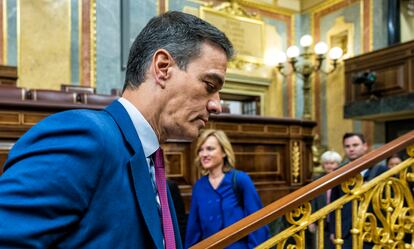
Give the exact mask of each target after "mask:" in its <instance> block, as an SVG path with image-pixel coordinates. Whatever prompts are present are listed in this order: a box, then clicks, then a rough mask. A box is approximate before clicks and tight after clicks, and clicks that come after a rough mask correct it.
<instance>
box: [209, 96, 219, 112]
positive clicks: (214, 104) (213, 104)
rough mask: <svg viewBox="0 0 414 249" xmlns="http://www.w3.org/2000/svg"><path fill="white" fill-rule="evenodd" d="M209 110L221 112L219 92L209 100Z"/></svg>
mask: <svg viewBox="0 0 414 249" xmlns="http://www.w3.org/2000/svg"><path fill="white" fill-rule="evenodd" d="M207 111H208V112H209V113H215V114H219V113H221V104H220V96H219V94H218V93H217V94H215V96H214V98H211V99H210V100H209V101H208V102H207Z"/></svg>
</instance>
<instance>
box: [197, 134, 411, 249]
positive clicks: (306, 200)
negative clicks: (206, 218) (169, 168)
mask: <svg viewBox="0 0 414 249" xmlns="http://www.w3.org/2000/svg"><path fill="white" fill-rule="evenodd" d="M413 145H414V131H411V132H410V133H408V134H406V135H404V136H402V137H400V138H398V139H396V140H394V141H392V142H390V143H388V144H386V145H384V146H382V147H380V148H378V149H377V150H375V151H372V152H370V153H368V154H367V155H365V156H363V157H361V158H359V159H357V160H355V161H353V162H350V163H348V164H347V165H345V166H344V167H341V168H339V169H338V170H336V171H334V172H332V173H330V174H328V175H326V176H324V177H322V178H319V179H318V180H316V181H313V182H312V183H310V184H308V185H306V186H304V187H303V188H300V189H299V190H297V191H295V192H293V193H291V194H289V195H287V196H285V197H283V198H281V199H279V200H277V201H275V202H273V203H271V204H270V205H268V206H266V207H264V208H263V209H261V210H259V211H257V212H256V213H254V214H252V215H250V216H248V217H246V218H244V219H243V220H241V221H239V222H237V223H235V224H233V225H231V226H229V227H227V228H225V229H223V230H222V231H220V232H219V233H216V234H214V235H213V236H211V237H209V238H207V239H205V240H203V241H201V242H200V243H198V244H197V245H194V246H193V247H192V248H193V249H197V248H224V247H225V246H227V245H229V244H231V243H233V242H235V241H237V240H239V239H241V238H243V237H244V236H246V235H247V234H249V233H251V232H252V231H255V230H256V229H258V228H259V227H261V226H263V225H266V224H269V223H270V222H272V221H274V220H276V219H277V218H279V217H282V216H285V219H286V220H287V221H288V222H289V224H290V226H289V227H288V228H286V229H285V230H283V231H281V232H280V233H278V234H276V235H274V236H273V237H271V238H270V239H269V240H268V241H266V242H264V243H263V244H261V245H259V246H258V247H257V248H277V249H282V248H287V249H290V248H291V249H293V248H295V249H301V248H306V247H305V241H306V238H305V234H306V233H305V232H306V230H307V229H308V227H309V225H311V224H313V223H314V224H317V234H318V236H317V244H318V247H317V248H323V245H324V241H323V240H324V229H325V228H324V220H325V219H326V217H327V216H328V214H330V213H334V214H335V216H334V217H335V228H336V229H335V235H334V239H333V243H334V244H335V247H336V249H340V248H342V244H343V242H344V241H343V238H342V234H343V232H344V231H341V229H342V226H341V214H342V213H341V211H342V207H343V206H344V205H345V204H346V203H349V202H351V203H352V229H351V231H350V233H351V236H352V248H354V249H357V248H358V249H359V248H361V249H362V248H363V245H364V244H367V243H369V244H370V246H372V248H384V249H388V248H389V249H391V248H414V199H413V193H412V189H411V188H410V185H411V186H414V173H413V172H414V146H413ZM402 149H406V150H407V154H408V155H409V156H410V158H408V159H407V160H405V161H404V162H402V163H401V164H399V165H398V166H396V167H394V168H392V169H390V170H388V171H386V172H384V173H383V174H381V175H380V176H377V177H376V178H374V179H372V180H371V181H368V182H363V179H362V177H361V175H360V174H359V172H361V171H362V170H364V169H367V168H370V167H371V166H373V165H375V164H377V163H379V162H380V161H382V160H384V159H385V158H387V157H389V156H390V155H392V154H394V153H396V152H399V151H400V150H402ZM337 185H341V187H342V190H343V192H344V193H345V195H343V196H342V197H341V198H339V199H337V200H336V201H334V202H332V203H330V204H329V205H327V206H325V207H324V208H322V209H319V210H317V211H315V212H312V209H311V204H310V201H311V200H312V199H313V198H315V197H317V196H318V195H320V194H323V193H325V192H326V191H327V190H328V189H331V188H333V187H335V186H337ZM331 217H332V216H331Z"/></svg>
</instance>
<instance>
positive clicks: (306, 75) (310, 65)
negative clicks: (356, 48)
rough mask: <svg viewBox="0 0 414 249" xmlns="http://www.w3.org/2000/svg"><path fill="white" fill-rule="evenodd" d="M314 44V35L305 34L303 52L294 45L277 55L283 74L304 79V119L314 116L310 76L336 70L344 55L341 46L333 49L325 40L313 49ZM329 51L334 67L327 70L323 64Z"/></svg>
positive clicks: (279, 68)
mask: <svg viewBox="0 0 414 249" xmlns="http://www.w3.org/2000/svg"><path fill="white" fill-rule="evenodd" d="M312 44H313V39H312V36H310V35H304V36H302V37H301V38H300V45H301V47H302V53H301V51H300V49H299V48H298V47H297V46H295V45H293V46H290V47H289V48H288V49H287V51H286V53H284V52H279V53H278V55H277V56H276V62H277V66H276V68H277V70H278V72H279V73H280V74H281V75H282V76H284V77H287V76H289V75H292V74H295V75H297V76H298V77H299V78H301V79H302V80H303V99H304V101H303V115H302V117H303V119H311V118H312V115H311V99H310V97H311V96H310V93H311V92H310V90H311V82H310V77H311V76H312V74H313V73H316V72H321V73H324V74H330V73H332V72H333V71H335V69H336V67H337V64H338V60H339V59H340V58H341V57H342V54H343V51H342V49H341V48H339V47H333V48H331V49H328V45H326V43H324V42H318V43H317V44H315V46H314V48H313V51H312V48H311V46H312ZM328 50H329V52H328ZM327 52H328V58H329V59H330V60H331V64H332V67H331V69H330V70H327V71H325V70H324V69H323V68H322V64H323V61H324V60H325V59H326V56H325V54H326V53H327ZM286 64H290V66H291V68H290V69H286Z"/></svg>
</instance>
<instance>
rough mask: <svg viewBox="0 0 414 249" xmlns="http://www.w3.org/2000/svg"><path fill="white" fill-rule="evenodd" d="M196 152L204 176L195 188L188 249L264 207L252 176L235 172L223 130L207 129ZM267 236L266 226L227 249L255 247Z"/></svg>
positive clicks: (189, 219) (189, 220) (232, 154)
mask: <svg viewBox="0 0 414 249" xmlns="http://www.w3.org/2000/svg"><path fill="white" fill-rule="evenodd" d="M196 151H197V157H196V161H195V164H196V165H197V166H199V167H200V168H201V171H202V173H203V174H204V176H202V177H201V178H200V179H199V180H198V181H197V182H196V183H195V185H194V187H193V193H192V200H191V208H190V214H189V218H188V224H187V232H186V239H185V247H186V248H188V247H190V246H192V245H194V244H196V243H197V242H199V241H201V240H203V239H205V238H207V237H209V236H211V235H213V234H214V233H217V232H218V231H220V230H222V229H223V228H225V227H227V226H229V225H231V224H233V223H235V222H236V221H238V220H240V219H242V218H244V217H246V216H248V215H250V214H252V213H254V212H255V211H257V210H259V209H260V208H262V207H263V205H262V203H261V200H260V197H259V195H258V194H257V191H256V189H255V187H254V184H253V182H252V180H251V179H250V177H249V176H248V175H247V174H246V173H244V172H242V171H238V170H235V169H234V164H235V156H234V152H233V149H232V146H231V144H230V141H229V140H228V138H227V136H226V134H225V133H224V132H223V131H220V130H205V131H204V132H203V133H202V134H201V135H200V137H199V138H198V141H197V147H196ZM268 236H269V229H268V227H267V226H265V227H262V228H260V229H258V230H257V231H255V232H253V233H251V234H249V235H248V236H247V237H245V238H243V239H242V240H240V241H237V242H235V243H233V244H232V245H230V246H229V247H227V248H253V247H255V246H257V245H259V244H260V243H262V242H264V241H265V240H266V239H267V238H268Z"/></svg>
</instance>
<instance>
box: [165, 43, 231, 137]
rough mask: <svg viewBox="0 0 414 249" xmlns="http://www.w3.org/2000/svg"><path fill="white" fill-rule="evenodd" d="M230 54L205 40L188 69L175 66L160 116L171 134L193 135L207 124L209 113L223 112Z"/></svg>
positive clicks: (175, 135) (178, 135)
mask: <svg viewBox="0 0 414 249" xmlns="http://www.w3.org/2000/svg"><path fill="white" fill-rule="evenodd" d="M226 69H227V57H226V54H225V53H224V51H223V50H222V49H221V48H218V47H216V46H212V45H209V44H208V43H205V44H203V45H202V47H201V53H200V56H199V57H197V58H195V59H193V60H191V61H190V62H189V64H188V65H187V68H186V69H185V70H182V69H179V68H178V67H177V66H174V67H172V68H171V69H170V70H171V75H172V77H171V78H170V79H169V81H168V83H167V87H166V88H165V91H166V92H167V94H168V96H169V101H168V103H167V105H166V106H165V108H164V114H165V115H162V116H161V119H162V121H163V122H162V123H163V124H166V126H165V127H166V129H165V131H166V134H167V137H168V138H170V139H171V138H176V139H183V138H186V139H193V138H196V137H197V136H198V134H199V132H200V129H202V128H204V127H205V125H206V122H207V121H208V119H209V116H210V113H220V112H221V106H220V97H219V90H220V89H221V88H222V87H223V84H224V77H225V73H226Z"/></svg>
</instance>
